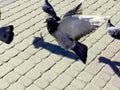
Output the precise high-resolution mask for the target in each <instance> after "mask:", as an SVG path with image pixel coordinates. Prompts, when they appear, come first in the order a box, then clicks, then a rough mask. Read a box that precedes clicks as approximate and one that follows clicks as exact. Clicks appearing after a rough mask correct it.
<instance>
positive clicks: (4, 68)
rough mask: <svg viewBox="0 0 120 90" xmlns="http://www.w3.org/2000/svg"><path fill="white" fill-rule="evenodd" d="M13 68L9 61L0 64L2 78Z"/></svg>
mask: <svg viewBox="0 0 120 90" xmlns="http://www.w3.org/2000/svg"><path fill="white" fill-rule="evenodd" d="M12 69H13V67H12V66H11V65H9V64H7V63H6V64H3V65H2V66H0V78H1V77H3V76H4V75H6V74H7V73H8V72H10V71H11V70H12Z"/></svg>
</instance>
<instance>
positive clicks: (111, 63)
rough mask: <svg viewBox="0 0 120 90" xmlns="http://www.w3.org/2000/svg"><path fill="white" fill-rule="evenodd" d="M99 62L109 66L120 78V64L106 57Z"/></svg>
mask: <svg viewBox="0 0 120 90" xmlns="http://www.w3.org/2000/svg"><path fill="white" fill-rule="evenodd" d="M99 62H102V63H105V64H108V65H109V66H110V67H111V68H112V69H113V71H114V72H115V73H116V74H117V75H118V76H119V77H120V68H118V67H120V62H117V61H110V60H109V59H107V58H105V57H100V58H99Z"/></svg>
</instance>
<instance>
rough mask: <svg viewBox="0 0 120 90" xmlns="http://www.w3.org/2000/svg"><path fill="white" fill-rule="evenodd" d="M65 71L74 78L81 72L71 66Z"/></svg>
mask: <svg viewBox="0 0 120 90" xmlns="http://www.w3.org/2000/svg"><path fill="white" fill-rule="evenodd" d="M65 73H66V74H68V75H70V76H71V77H72V78H75V77H76V76H77V75H78V73H79V72H78V71H76V70H75V69H74V68H72V67H70V68H68V69H67V70H66V71H65Z"/></svg>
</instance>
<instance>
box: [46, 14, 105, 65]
mask: <svg viewBox="0 0 120 90" xmlns="http://www.w3.org/2000/svg"><path fill="white" fill-rule="evenodd" d="M104 19H105V18H104V17H99V16H89V15H87V16H86V15H81V16H80V15H72V16H69V17H66V18H63V19H62V20H61V21H60V22H59V23H58V22H57V21H56V20H55V19H54V18H53V17H52V16H49V17H48V18H47V19H46V23H47V29H48V32H49V33H50V34H51V35H52V36H53V37H54V38H55V39H56V41H57V42H58V43H59V45H60V46H61V47H63V48H64V49H66V50H68V49H71V50H73V51H74V52H75V53H76V54H77V55H78V57H79V58H80V59H81V60H82V62H83V63H86V58H87V50H88V48H87V46H86V45H84V44H82V43H80V42H78V40H79V39H80V38H81V37H83V36H85V35H87V34H89V33H90V32H92V31H93V30H96V29H97V28H98V27H99V26H100V23H101V22H102V20H104Z"/></svg>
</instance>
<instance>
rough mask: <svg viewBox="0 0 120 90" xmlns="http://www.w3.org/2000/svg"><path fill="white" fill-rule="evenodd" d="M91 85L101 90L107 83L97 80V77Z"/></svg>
mask: <svg viewBox="0 0 120 90" xmlns="http://www.w3.org/2000/svg"><path fill="white" fill-rule="evenodd" d="M91 83H94V85H96V86H98V87H100V88H102V87H104V86H105V85H106V83H107V82H105V81H104V80H103V79H101V78H99V77H95V78H94V79H93V80H92V82H91Z"/></svg>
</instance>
